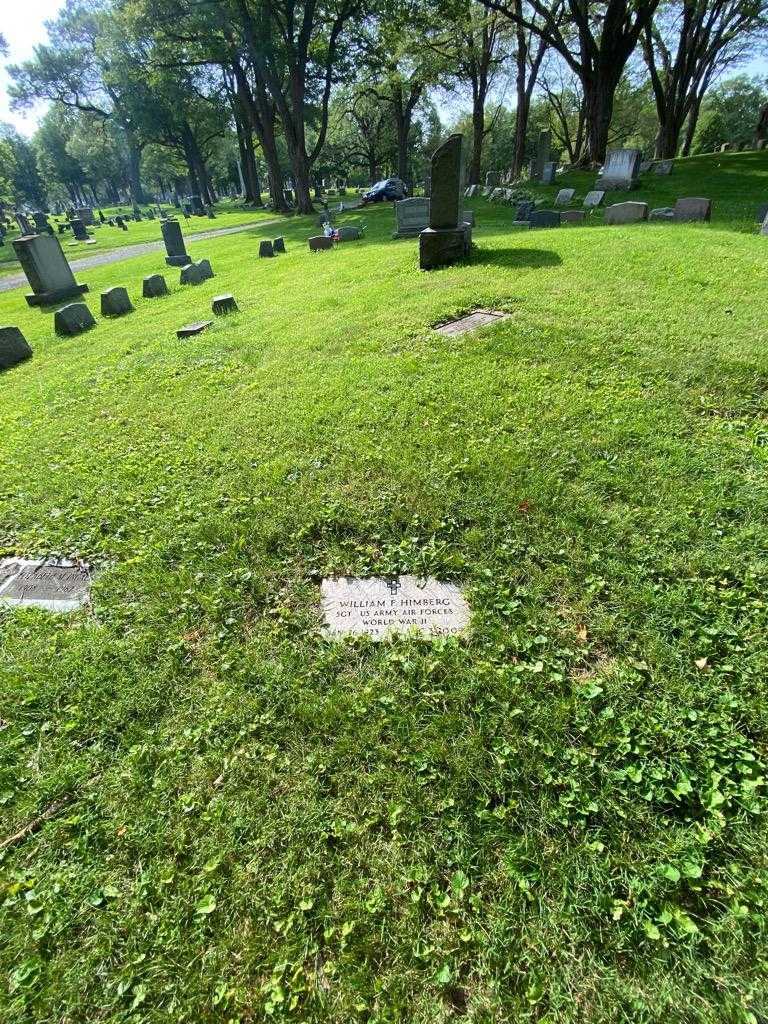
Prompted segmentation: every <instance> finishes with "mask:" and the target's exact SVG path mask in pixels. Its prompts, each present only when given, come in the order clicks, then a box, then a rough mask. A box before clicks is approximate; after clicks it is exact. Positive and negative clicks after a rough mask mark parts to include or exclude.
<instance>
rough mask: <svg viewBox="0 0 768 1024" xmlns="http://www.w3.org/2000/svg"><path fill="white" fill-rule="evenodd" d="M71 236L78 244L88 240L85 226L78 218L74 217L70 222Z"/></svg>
mask: <svg viewBox="0 0 768 1024" xmlns="http://www.w3.org/2000/svg"><path fill="white" fill-rule="evenodd" d="M71 223H72V234H73V235H74V236H75V239H76V240H77V241H78V242H86V241H87V240H88V232H87V231H86V230H85V224H83V222H82V221H81V220H80V218H79V217H74V218H73V220H72V222H71Z"/></svg>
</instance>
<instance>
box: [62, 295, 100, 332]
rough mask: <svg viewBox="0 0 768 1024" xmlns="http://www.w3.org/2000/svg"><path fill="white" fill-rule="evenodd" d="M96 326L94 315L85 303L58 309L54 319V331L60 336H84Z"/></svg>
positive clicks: (72, 303)
mask: <svg viewBox="0 0 768 1024" xmlns="http://www.w3.org/2000/svg"><path fill="white" fill-rule="evenodd" d="M95 326H96V321H95V320H94V319H93V313H91V311H90V309H88V307H87V306H86V304H85V303H84V302H70V304H69V305H68V306H62V307H61V309H57V310H56V312H55V314H54V317H53V329H54V330H55V331H56V333H57V334H58V335H61V336H65V337H66V336H72V335H74V334H82V333H83V331H87V330H89V329H90V328H91V327H95Z"/></svg>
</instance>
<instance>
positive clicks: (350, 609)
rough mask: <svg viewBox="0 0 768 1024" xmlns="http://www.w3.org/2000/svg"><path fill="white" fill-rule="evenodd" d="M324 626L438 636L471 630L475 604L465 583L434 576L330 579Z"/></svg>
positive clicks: (337, 630) (351, 632)
mask: <svg viewBox="0 0 768 1024" xmlns="http://www.w3.org/2000/svg"><path fill="white" fill-rule="evenodd" d="M320 594H321V601H322V613H323V619H324V632H325V633H326V634H327V635H329V636H333V637H345V636H369V637H372V638H373V639H374V640H381V639H382V638H383V637H385V636H388V635H390V634H392V633H406V632H409V631H414V630H415V631H417V632H418V633H420V634H421V635H422V636H427V637H435V636H446V635H449V634H461V633H465V632H466V631H467V628H468V626H469V620H470V614H471V613H470V609H469V604H468V602H467V599H466V597H465V596H464V594H463V592H462V590H461V588H460V587H458V586H456V585H455V584H453V583H441V582H440V581H439V580H436V579H434V578H433V577H427V579H425V580H421V579H419V578H418V577H416V576H397V577H396V578H394V579H392V580H387V579H382V578H376V577H373V578H370V579H355V578H351V577H340V578H337V579H325V580H323V581H322V584H321V587H320Z"/></svg>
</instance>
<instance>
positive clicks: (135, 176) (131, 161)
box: [127, 135, 145, 206]
mask: <svg viewBox="0 0 768 1024" xmlns="http://www.w3.org/2000/svg"><path fill="white" fill-rule="evenodd" d="M127 145H128V187H129V189H130V190H131V201H132V202H133V204H134V205H135V206H138V205H139V203H143V202H144V201H145V199H144V191H143V189H142V187H141V174H140V170H139V169H140V165H141V149H140V148H139V147H138V146H137V145H136V144H135V143H134V141H133V139H131V137H130V135H128V137H127Z"/></svg>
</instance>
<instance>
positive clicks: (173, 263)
mask: <svg viewBox="0 0 768 1024" xmlns="http://www.w3.org/2000/svg"><path fill="white" fill-rule="evenodd" d="M165 262H166V263H167V264H168V266H169V267H186V266H188V265H189V264H190V263H191V262H192V257H191V256H190V255H189V253H184V255H183V256H166V257H165Z"/></svg>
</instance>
